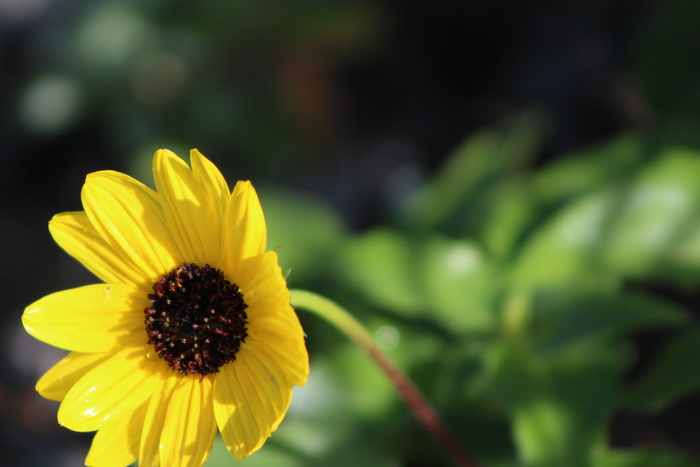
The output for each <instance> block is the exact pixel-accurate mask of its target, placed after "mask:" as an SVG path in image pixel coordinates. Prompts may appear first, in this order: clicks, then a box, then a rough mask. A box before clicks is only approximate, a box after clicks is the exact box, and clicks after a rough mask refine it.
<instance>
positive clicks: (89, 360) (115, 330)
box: [22, 149, 309, 467]
mask: <svg viewBox="0 0 700 467" xmlns="http://www.w3.org/2000/svg"><path fill="white" fill-rule="evenodd" d="M190 162H191V166H192V167H191V168H190V167H189V166H188V165H187V164H186V163H185V162H183V161H182V160H181V159H180V158H178V157H177V156H176V155H175V154H173V153H172V152H170V151H167V150H164V149H163V150H159V151H157V152H156V154H155V157H154V159H153V175H154V179H155V185H156V191H153V190H152V189H150V188H148V187H147V186H145V185H144V184H142V183H140V182H139V181H137V180H135V179H133V178H131V177H129V176H127V175H125V174H122V173H119V172H114V171H100V172H95V173H92V174H89V175H88V176H87V179H86V181H85V185H84V186H83V189H82V194H81V197H82V203H83V208H84V209H85V210H84V211H78V212H66V213H62V214H57V215H56V216H54V218H53V219H52V220H51V221H50V223H49V230H50V232H51V235H52V236H53V238H54V239H55V241H56V242H57V243H58V244H59V245H60V246H61V247H62V248H63V249H64V250H66V251H67V252H68V254H70V255H72V256H73V257H75V258H76V259H77V260H78V261H80V262H81V263H82V264H83V265H84V266H85V267H86V268H87V269H89V270H90V271H91V272H92V273H94V274H95V275H96V276H97V277H98V278H99V279H100V280H101V281H104V283H99V284H94V285H86V286H83V287H78V288H75V289H70V290H64V291H61V292H57V293H54V294H51V295H48V296H46V297H44V298H42V299H40V300H38V301H36V302H35V303H33V304H31V305H30V306H28V307H27V308H26V310H25V312H24V314H23V316H22V322H23V324H24V327H25V329H26V330H27V332H29V333H30V334H31V335H33V336H34V337H36V338H37V339H40V340H42V341H44V342H46V343H49V344H52V345H54V346H57V347H61V348H64V349H67V350H69V351H70V353H69V354H68V355H67V356H66V357H65V358H64V359H63V360H61V361H60V362H58V363H57V364H56V365H55V366H54V367H53V368H51V369H50V370H48V372H47V373H46V374H44V375H43V376H42V377H41V379H40V380H39V382H38V383H37V391H38V392H39V393H40V394H41V395H42V396H43V397H46V398H48V399H52V400H56V401H59V402H61V405H60V407H59V410H58V422H59V423H60V424H61V425H64V426H66V427H68V428H70V429H72V430H75V431H97V433H96V434H95V437H94V439H93V442H92V446H91V448H90V451H89V453H88V456H87V459H86V464H87V465H92V466H125V465H128V464H130V463H132V462H134V461H135V460H137V459H138V460H139V463H140V465H141V466H158V465H162V466H167V467H170V466H201V465H203V464H204V463H205V462H206V460H207V457H208V456H209V453H210V452H211V447H212V442H213V440H214V437H215V436H216V432H217V428H218V431H219V432H220V433H221V436H222V438H223V440H224V443H225V444H226V446H227V448H228V449H229V450H230V451H231V452H232V453H233V455H234V456H235V457H236V458H238V459H241V458H244V457H246V456H248V455H249V454H251V453H253V452H254V451H256V450H258V449H259V448H260V447H261V446H262V445H263V443H264V442H265V441H266V439H267V438H268V437H269V436H270V434H271V433H272V432H273V431H274V430H275V429H277V427H278V426H279V424H280V422H281V421H282V419H283V418H284V415H285V413H286V411H287V409H288V407H289V404H290V401H291V397H292V386H293V385H299V386H301V385H304V384H305V383H306V379H307V377H308V372H309V364H308V362H309V359H308V354H307V351H306V347H305V342H304V333H303V330H302V328H301V325H300V323H299V319H298V318H297V316H296V314H295V312H294V309H293V308H292V307H291V305H290V304H289V291H288V289H287V285H286V282H285V279H284V277H283V275H282V273H281V270H280V267H279V265H278V258H277V254H276V252H274V251H267V252H266V251H265V248H266V236H267V232H266V226H265V218H264V215H263V211H262V207H261V206H260V201H259V200H258V196H257V194H256V192H255V189H254V188H253V186H252V185H251V183H250V182H248V181H239V182H238V183H236V185H235V187H234V189H233V191H232V192H231V191H230V190H229V187H228V185H227V183H226V180H224V177H223V176H222V175H221V173H220V172H219V170H218V169H217V168H216V166H215V165H214V164H213V163H212V162H210V161H209V160H208V159H206V158H205V157H204V156H203V155H202V154H200V153H199V151H197V150H192V151H191V153H190Z"/></svg>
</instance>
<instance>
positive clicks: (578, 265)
mask: <svg viewBox="0 0 700 467" xmlns="http://www.w3.org/2000/svg"><path fill="white" fill-rule="evenodd" d="M614 200H615V192H614V191H612V190H606V191H601V192H597V193H594V194H591V195H588V196H586V197H584V198H582V199H579V200H577V201H575V202H571V203H569V204H568V205H566V206H565V207H564V208H563V209H562V210H560V211H559V212H558V213H556V214H555V215H554V216H552V217H551V218H550V219H548V220H547V221H546V222H545V223H544V224H543V225H542V226H541V227H540V228H539V229H538V230H537V231H535V232H534V233H533V234H532V236H531V237H530V238H529V239H528V240H527V241H526V242H525V244H524V245H523V248H522V250H521V252H520V256H519V258H517V260H516V263H515V265H514V267H513V271H512V274H513V278H512V280H513V286H514V287H515V288H516V289H519V288H530V287H537V286H542V285H547V284H557V283H571V281H573V280H575V279H577V278H578V277H580V276H581V275H585V274H588V275H594V276H596V277H599V278H601V280H605V279H606V277H605V276H610V273H609V272H608V273H605V272H602V271H597V270H596V269H597V265H596V261H595V260H596V258H595V254H596V252H597V247H598V244H599V241H600V239H601V238H602V237H603V235H604V232H605V231H606V229H607V223H606V220H607V216H608V212H609V209H610V206H611V204H612V203H613V202H614Z"/></svg>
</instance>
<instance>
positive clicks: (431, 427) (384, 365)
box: [290, 290, 478, 467]
mask: <svg viewBox="0 0 700 467" xmlns="http://www.w3.org/2000/svg"><path fill="white" fill-rule="evenodd" d="M290 292H291V294H292V304H293V305H294V306H295V307H298V308H303V309H304V310H307V311H310V312H312V313H315V314H317V315H318V316H320V317H321V318H323V319H325V320H326V321H328V322H329V323H330V324H332V325H334V326H335V327H336V328H337V329H338V330H340V331H341V332H342V333H344V334H346V335H347V336H348V337H349V338H350V339H352V340H353V341H355V342H356V343H357V344H359V345H360V347H362V348H363V349H364V350H365V351H366V352H367V353H368V354H369V355H370V357H372V358H373V359H374V361H375V362H376V363H377V364H378V365H379V367H380V368H381V369H382V371H384V373H386V375H387V376H388V377H389V379H390V380H391V382H392V383H394V386H395V387H396V389H397V390H398V392H399V394H401V397H403V399H404V401H405V402H406V404H407V405H408V406H409V408H410V409H411V410H412V411H413V413H414V415H415V416H416V417H417V418H418V420H420V422H421V423H422V424H423V425H424V426H425V428H426V429H427V430H428V431H430V432H431V433H432V434H433V436H435V438H436V439H437V440H438V441H439V442H440V443H441V444H442V445H443V447H444V448H445V449H446V450H447V451H448V452H449V453H450V455H451V456H452V458H453V459H454V460H455V461H456V462H457V464H458V465H461V466H464V467H477V466H478V464H477V463H476V461H475V460H474V459H473V458H472V457H471V456H470V455H469V454H468V453H467V452H465V451H464V450H463V449H462V448H461V447H460V445H459V443H457V441H456V440H455V438H454V437H453V436H452V435H451V434H450V432H449V431H448V430H447V429H446V428H445V426H444V425H443V424H442V421H441V420H440V418H439V417H438V415H437V413H436V412H435V410H433V408H432V407H431V406H430V404H429V403H428V401H426V400H425V398H424V397H423V395H422V394H421V393H420V391H419V390H418V388H416V386H415V385H414V384H413V383H412V382H411V381H410V380H409V379H408V378H407V377H406V376H405V375H404V374H403V373H402V372H401V370H399V368H398V367H397V366H396V365H394V363H393V362H392V361H391V360H390V359H389V357H388V356H387V355H386V354H385V353H384V352H382V350H381V349H380V348H379V347H378V346H377V344H375V343H374V340H373V339H372V336H371V335H370V334H369V332H367V330H366V329H365V328H364V326H363V325H362V324H361V323H360V322H359V321H357V320H356V319H355V318H354V317H353V316H352V315H351V314H350V313H348V312H347V311H346V310H345V309H343V308H342V307H341V306H339V305H338V304H336V303H335V302H333V301H331V300H328V299H327V298H325V297H322V296H320V295H317V294H315V293H313V292H308V291H306V290H290Z"/></svg>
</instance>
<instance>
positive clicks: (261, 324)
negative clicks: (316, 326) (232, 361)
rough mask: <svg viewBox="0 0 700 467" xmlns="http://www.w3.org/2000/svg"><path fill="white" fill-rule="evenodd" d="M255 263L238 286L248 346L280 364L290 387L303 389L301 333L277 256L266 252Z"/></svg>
mask: <svg viewBox="0 0 700 467" xmlns="http://www.w3.org/2000/svg"><path fill="white" fill-rule="evenodd" d="M259 258H260V260H259V261H258V265H257V267H256V268H254V269H255V271H256V274H255V275H253V276H252V277H251V279H250V282H248V283H246V284H245V285H242V286H241V290H242V292H243V297H244V300H245V302H246V304H247V305H248V308H247V309H246V313H247V315H248V339H247V341H246V343H245V344H244V347H248V346H249V344H256V345H257V344H260V345H264V346H265V347H266V348H268V349H269V351H270V352H273V353H274V354H275V357H274V358H275V360H278V361H279V362H284V365H285V367H286V368H287V371H288V372H289V374H290V375H291V376H290V381H291V383H292V384H296V385H300V386H301V385H303V384H305V383H306V379H307V377H308V374H309V358H308V352H307V350H306V342H305V340H304V330H303V329H302V327H301V323H300V322H299V317H298V316H297V314H296V312H295V311H294V309H293V308H292V306H291V305H290V304H289V291H288V289H287V287H286V284H285V281H284V278H283V277H282V274H281V272H280V269H279V266H278V265H277V254H276V253H275V252H273V251H268V252H267V253H265V254H264V255H262V256H261V257H259Z"/></svg>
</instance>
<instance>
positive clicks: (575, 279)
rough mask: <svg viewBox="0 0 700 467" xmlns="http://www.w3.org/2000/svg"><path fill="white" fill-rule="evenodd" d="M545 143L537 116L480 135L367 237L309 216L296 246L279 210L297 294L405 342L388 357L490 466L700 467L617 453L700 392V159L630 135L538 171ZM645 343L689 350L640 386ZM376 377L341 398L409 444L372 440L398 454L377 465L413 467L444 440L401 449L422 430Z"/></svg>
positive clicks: (321, 363) (660, 363) (657, 363)
mask: <svg viewBox="0 0 700 467" xmlns="http://www.w3.org/2000/svg"><path fill="white" fill-rule="evenodd" d="M544 128H545V126H544V125H543V123H542V119H541V118H540V116H538V115H536V114H524V115H523V116H522V117H521V118H518V119H516V120H514V121H513V122H512V123H511V124H510V125H508V126H506V127H505V128H503V129H501V130H485V131H483V132H478V133H476V134H474V135H472V136H470V137H469V138H468V139H467V141H466V142H465V143H464V144H463V145H461V146H460V147H458V148H457V149H456V150H455V152H454V153H453V155H452V156H451V157H450V158H449V159H448V160H447V161H446V162H445V164H444V166H443V168H442V169H441V170H439V171H438V172H437V174H436V176H435V177H433V178H431V179H430V180H429V181H428V182H427V183H426V184H425V185H424V186H422V187H421V188H420V189H419V190H417V191H416V192H415V193H414V194H413V195H412V197H411V202H409V203H406V204H405V205H404V206H403V210H402V211H401V212H397V213H396V215H395V216H394V217H395V221H394V222H393V223H391V224H390V225H385V226H382V227H377V228H373V229H370V230H367V231H364V232H362V233H351V232H348V231H343V229H342V227H340V226H342V223H341V222H340V220H339V219H337V218H333V216H332V214H331V213H330V212H329V211H328V210H327V209H326V208H323V207H322V206H320V205H313V204H304V210H303V211H304V212H298V213H296V212H295V213H294V214H293V215H294V216H296V219H297V222H296V223H295V224H294V225H295V228H294V230H295V232H294V234H293V235H292V236H289V235H286V232H285V231H286V229H288V227H285V225H286V226H288V225H289V224H286V223H280V224H279V225H277V226H275V222H276V221H274V219H275V218H276V217H277V216H281V217H282V218H286V216H289V213H284V212H279V213H278V207H276V206H275V204H274V203H270V204H267V205H266V211H267V215H268V217H269V218H270V219H271V237H272V238H274V239H275V240H274V242H280V244H282V245H283V249H282V250H280V251H281V252H283V251H284V250H286V249H289V250H293V251H295V252H296V253H295V258H294V260H295V263H294V268H295V269H296V268H298V269H301V270H303V271H304V273H303V277H299V278H296V277H295V273H294V272H292V274H291V276H290V278H289V280H290V284H291V285H292V286H306V287H309V288H315V289H316V290H318V289H319V288H320V289H323V290H321V291H325V292H326V293H328V294H329V295H330V296H332V297H334V298H336V299H337V300H339V301H340V302H341V303H344V304H345V305H346V306H347V307H349V308H350V309H352V310H354V311H355V312H357V313H358V314H359V315H360V316H361V317H362V318H364V319H365V320H366V321H367V322H368V323H369V325H370V328H371V329H377V330H378V329H381V327H385V326H391V327H392V328H393V329H395V330H396V342H393V343H392V347H389V348H388V352H389V353H390V355H392V357H393V358H395V359H397V360H398V361H399V363H400V365H401V366H402V367H403V368H404V369H406V371H407V372H408V373H409V374H411V375H412V376H413V377H414V378H415V379H416V380H417V381H418V382H419V385H420V386H421V387H422V388H423V389H424V391H425V392H426V393H427V394H428V396H429V397H430V398H431V399H432V400H433V401H435V403H436V405H437V408H438V410H439V412H441V413H443V414H445V418H446V419H447V422H448V424H449V425H450V426H451V428H452V429H453V430H455V432H457V433H458V434H459V436H460V438H461V439H462V440H463V442H464V443H465V445H467V446H470V447H471V448H472V450H473V451H474V452H475V453H476V455H477V457H478V458H480V459H483V460H484V463H485V465H525V466H536V467H550V466H551V467H554V466H563V465H566V466H596V467H597V466H601V467H603V466H667V465H674V466H675V465H679V466H681V465H694V464H693V463H692V462H691V461H690V460H689V459H687V458H685V457H684V456H683V454H681V453H680V452H674V451H673V450H671V449H670V448H663V447H656V448H654V447H652V446H645V447H639V448H629V449H620V448H613V447H611V445H610V442H609V437H610V429H611V423H612V421H613V417H614V415H615V414H616V413H618V412H620V411H623V410H635V411H639V412H648V413H654V412H658V411H660V410H662V409H664V408H666V407H669V406H670V405H671V404H673V403H674V402H676V401H678V400H679V398H681V397H683V396H686V395H689V394H691V393H693V392H697V391H698V390H700V376H698V375H699V374H700V367H699V366H698V363H697V362H698V361H699V359H698V355H700V332H699V329H700V328H697V326H696V325H695V324H693V322H692V313H691V310H688V309H687V308H686V307H685V306H684V305H683V304H682V303H681V301H680V300H678V297H682V296H683V294H684V292H685V291H687V290H692V289H696V288H697V287H698V285H699V284H700V254H699V253H700V237H698V235H700V229H699V228H698V227H699V224H698V222H700V188H698V187H700V184H698V183H697V180H700V152H699V151H697V150H694V149H689V148H680V147H673V146H671V147H659V148H657V149H654V150H650V148H652V147H653V145H652V144H651V142H650V141H649V138H647V137H645V136H643V135H641V134H639V133H636V132H626V133H624V134H622V135H620V136H619V137H616V138H613V139H612V140H610V141H609V142H607V143H602V144H599V145H597V146H595V147H591V148H588V149H586V150H582V151H578V152H577V153H575V154H571V155H565V156H564V157H562V158H561V159H558V160H557V161H554V162H552V163H549V164H545V165H543V166H534V167H533V164H532V163H531V161H532V160H533V158H534V157H535V154H536V152H537V151H538V149H539V147H540V144H541V142H542V138H543V135H544ZM319 232H326V233H325V234H323V235H322V237H324V238H325V239H326V240H327V241H325V242H324V241H320V240H319V238H318V237H319ZM318 251H322V252H323V254H322V255H320V256H319V255H318V254H317V253H318ZM286 261H287V258H285V257H284V255H282V262H283V265H284V266H291V264H288V263H286ZM314 272H315V273H316V274H315V276H316V277H314ZM297 279H298V281H297ZM661 287H663V288H664V290H666V292H665V293H659V292H660V288H661ZM674 291H675V293H676V294H677V297H676V299H674V298H673V297H674ZM302 318H303V319H304V320H305V322H306V321H307V319H306V316H304V315H302ZM307 328H308V331H307V332H308V333H309V345H310V348H311V349H312V351H313V350H314V347H315V346H316V342H317V340H320V341H321V342H323V345H322V347H323V353H317V352H312V355H313V356H314V357H313V358H314V361H315V365H314V368H315V372H318V373H325V372H326V371H329V372H330V373H331V376H329V377H327V378H328V379H330V380H335V379H340V380H343V381H345V378H347V374H346V375H345V376H343V375H341V374H339V372H336V371H333V369H332V368H331V367H330V366H328V365H329V363H327V362H333V361H335V360H336V359H338V354H337V353H336V352H345V351H347V350H345V347H346V346H344V345H343V344H342V342H334V343H333V344H332V347H333V348H335V350H331V349H330V348H329V347H331V344H330V343H329V342H328V341H324V339H323V338H321V337H319V334H322V333H328V332H332V331H328V330H327V329H324V327H323V323H317V322H315V321H313V320H311V322H310V323H307ZM662 330H663V331H662ZM645 332H665V333H666V334H668V335H669V336H671V337H669V339H668V342H667V343H666V344H665V346H664V348H663V350H662V351H660V354H659V355H658V356H657V357H656V358H655V359H654V361H653V362H652V363H651V364H650V365H648V367H646V368H643V369H642V370H641V373H639V374H638V375H637V376H635V377H634V378H630V377H629V375H630V371H631V370H632V369H633V367H635V365H636V364H637V362H636V358H637V353H636V345H637V344H636V338H637V337H638V336H639V335H642V334H643V333H645ZM377 337H378V339H380V338H381V336H380V334H379V333H378V334H377ZM380 343H381V341H380ZM348 345H349V344H348ZM394 345H395V346H394ZM350 351H352V350H350ZM354 351H355V352H359V349H355V350H354ZM355 364H356V365H361V364H360V362H356V363H355ZM330 365H332V363H331V364H330ZM362 366H363V369H362V370H361V371H359V372H353V375H354V376H356V378H357V380H350V381H346V382H347V386H344V387H342V388H339V390H341V391H343V392H344V393H345V394H344V395H343V396H339V397H338V401H339V402H338V403H339V404H342V405H343V406H347V405H348V404H352V400H355V399H356V398H357V397H358V395H357V391H361V398H362V399H363V400H364V402H363V404H366V405H368V406H374V407H375V408H374V411H371V412H367V413H366V416H367V417H369V419H367V420H366V421H365V422H364V423H363V422H362V421H356V422H355V423H357V426H355V428H354V429H355V430H359V431H360V432H362V431H364V430H367V429H368V427H369V426H375V425H376V424H379V425H380V426H385V427H391V428H387V429H386V431H385V430H381V429H380V430H372V433H373V434H374V435H376V433H377V431H378V432H379V433H383V434H382V435H381V436H382V437H383V438H384V439H383V442H377V443H376V444H373V443H371V444H369V445H368V450H371V449H377V450H378V452H385V449H386V447H387V443H396V445H395V446H392V450H396V452H397V455H398V456H399V458H402V457H403V458H409V459H416V458H420V457H421V454H420V451H421V450H423V449H424V448H425V443H426V442H428V440H424V441H422V442H421V443H420V444H419V445H416V444H414V443H413V442H411V441H407V442H402V441H401V440H402V438H403V436H406V439H407V440H412V439H413V438H412V436H416V435H415V433H413V434H412V435H411V434H403V435H401V436H398V435H397V434H396V432H397V431H398V432H407V433H410V432H412V431H413V430H415V428H414V427H412V426H411V423H415V422H411V421H410V420H405V416H404V415H403V414H402V412H404V411H405V410H404V411H402V410H401V408H400V407H396V408H393V409H392V411H393V414H388V413H386V410H387V409H386V408H385V409H384V410H380V409H379V407H382V404H386V403H387V401H388V402H389V403H391V399H387V396H386V388H384V390H378V389H377V388H375V387H372V385H371V384H370V383H368V382H366V381H365V382H363V381H362V380H363V379H365V378H368V377H369V376H370V375H373V374H374V373H375V372H373V371H372V370H371V369H370V368H364V365H362ZM348 368H349V367H348V366H347V365H342V372H343V373H347V371H348ZM323 377H324V378H326V376H325V375H324V376H323ZM378 384H380V385H381V383H378ZM312 386H314V385H313V384H312ZM312 390H313V389H312ZM302 397H303V396H302ZM375 398H377V402H376V403H375V404H373V403H372V402H371V400H372V399H375ZM395 404H398V398H396V401H395ZM324 410H327V409H324ZM336 410H339V411H341V412H342V411H343V409H340V408H337V409H336ZM361 413H362V412H361ZM292 417H294V416H292ZM397 418H398V420H401V421H400V422H397ZM397 423H400V425H399V426H397ZM390 430H392V431H390ZM387 433H391V434H390V435H388V434H387ZM499 436H500V437H504V439H498V437H499ZM504 440H510V442H506V441H504ZM377 455H379V454H377ZM435 455H437V456H440V454H435ZM438 458H439V457H438ZM375 462H378V461H375ZM444 462H447V461H444ZM307 465H308V464H307ZM312 465H317V464H312ZM318 465H320V464H318ZM355 465H357V464H355ZM377 465H384V464H381V463H379V464H377ZM387 465H391V464H387Z"/></svg>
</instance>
